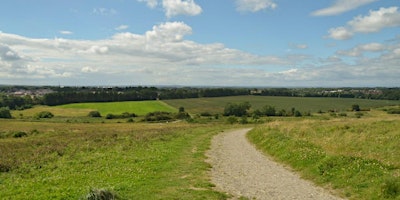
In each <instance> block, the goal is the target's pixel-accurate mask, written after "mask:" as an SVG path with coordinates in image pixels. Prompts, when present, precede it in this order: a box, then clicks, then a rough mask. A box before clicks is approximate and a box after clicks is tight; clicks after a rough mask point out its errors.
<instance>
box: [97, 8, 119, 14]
mask: <svg viewBox="0 0 400 200" xmlns="http://www.w3.org/2000/svg"><path fill="white" fill-rule="evenodd" d="M92 13H93V14H96V15H104V16H109V15H116V14H117V13H118V12H117V11H116V10H115V9H113V8H93V11H92Z"/></svg>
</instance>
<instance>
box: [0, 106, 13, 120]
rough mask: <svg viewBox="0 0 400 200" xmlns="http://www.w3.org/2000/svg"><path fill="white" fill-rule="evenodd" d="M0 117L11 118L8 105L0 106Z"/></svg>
mask: <svg viewBox="0 0 400 200" xmlns="http://www.w3.org/2000/svg"><path fill="white" fill-rule="evenodd" d="M0 118H5V119H11V118H12V116H11V112H10V109H9V108H8V107H1V108H0Z"/></svg>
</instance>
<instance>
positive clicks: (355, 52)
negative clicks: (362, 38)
mask: <svg viewBox="0 0 400 200" xmlns="http://www.w3.org/2000/svg"><path fill="white" fill-rule="evenodd" d="M384 50H386V47H385V45H383V44H380V43H369V44H363V45H358V46H356V47H354V48H352V49H351V50H347V51H338V52H337V54H339V55H345V56H352V57H358V56H362V55H363V54H364V53H365V52H381V51H384Z"/></svg>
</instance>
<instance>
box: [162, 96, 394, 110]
mask: <svg viewBox="0 0 400 200" xmlns="http://www.w3.org/2000/svg"><path fill="white" fill-rule="evenodd" d="M245 101H248V102H250V104H251V105H252V109H260V108H262V107H263V106H265V105H271V106H275V108H276V109H277V110H280V109H286V110H290V109H291V108H293V107H294V108H296V109H297V110H300V111H311V112H318V111H319V110H322V111H325V112H326V111H328V110H330V109H332V110H337V111H345V110H347V109H349V108H351V106H352V105H353V104H358V105H360V107H361V108H375V107H382V106H387V105H399V104H400V101H386V100H367V99H341V98H302V97H264V96H234V97H216V98H196V99H177V100H164V102H166V103H167V104H169V105H171V106H173V107H176V108H178V107H180V106H182V107H184V108H185V109H186V111H188V112H190V113H194V114H198V113H201V112H210V113H222V112H223V110H224V107H225V105H226V104H227V103H240V102H245Z"/></svg>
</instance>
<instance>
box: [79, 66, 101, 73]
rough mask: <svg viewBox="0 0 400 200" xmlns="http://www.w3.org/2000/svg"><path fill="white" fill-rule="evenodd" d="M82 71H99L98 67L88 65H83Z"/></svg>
mask: <svg viewBox="0 0 400 200" xmlns="http://www.w3.org/2000/svg"><path fill="white" fill-rule="evenodd" d="M81 71H82V72H84V73H91V72H97V71H98V69H96V68H94V67H90V66H86V67H83V68H82V69H81Z"/></svg>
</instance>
